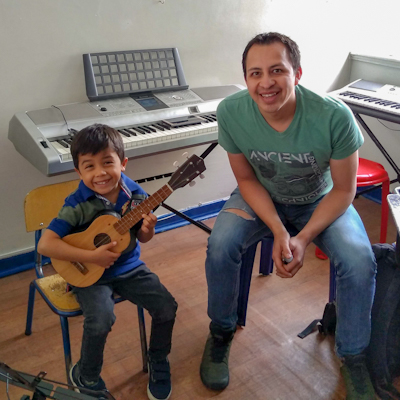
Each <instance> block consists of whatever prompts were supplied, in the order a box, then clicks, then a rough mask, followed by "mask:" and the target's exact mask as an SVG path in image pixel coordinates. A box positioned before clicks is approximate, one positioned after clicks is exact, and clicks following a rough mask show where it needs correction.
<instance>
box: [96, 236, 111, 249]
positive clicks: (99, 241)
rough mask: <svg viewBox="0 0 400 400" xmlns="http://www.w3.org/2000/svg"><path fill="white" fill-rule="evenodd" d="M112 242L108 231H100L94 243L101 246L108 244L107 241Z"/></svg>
mask: <svg viewBox="0 0 400 400" xmlns="http://www.w3.org/2000/svg"><path fill="white" fill-rule="evenodd" d="M110 242H111V238H110V236H108V235H107V234H106V233H99V234H98V235H96V236H95V238H94V245H95V246H96V247H100V246H102V245H103V244H107V243H110Z"/></svg>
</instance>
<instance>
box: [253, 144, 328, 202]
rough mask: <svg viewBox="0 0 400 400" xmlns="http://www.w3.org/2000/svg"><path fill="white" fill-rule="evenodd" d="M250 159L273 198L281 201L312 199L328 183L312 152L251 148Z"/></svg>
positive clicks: (305, 200) (306, 200)
mask: <svg viewBox="0 0 400 400" xmlns="http://www.w3.org/2000/svg"><path fill="white" fill-rule="evenodd" d="M249 159H250V163H251V165H252V166H253V168H254V169H255V170H256V173H257V175H258V176H259V178H260V179H261V180H262V184H263V185H264V186H265V187H266V189H267V190H268V192H269V194H270V195H271V197H272V199H273V200H274V201H277V202H279V203H288V204H289V203H290V204H300V203H306V202H309V201H310V200H311V199H313V198H316V197H318V196H319V194H320V193H321V192H322V191H323V190H324V189H325V188H326V187H327V186H328V184H327V182H326V181H325V179H324V177H323V174H322V171H321V169H320V167H319V166H318V164H317V161H316V159H315V157H314V154H313V152H312V151H310V152H307V153H289V152H288V153H286V152H276V151H257V150H249Z"/></svg>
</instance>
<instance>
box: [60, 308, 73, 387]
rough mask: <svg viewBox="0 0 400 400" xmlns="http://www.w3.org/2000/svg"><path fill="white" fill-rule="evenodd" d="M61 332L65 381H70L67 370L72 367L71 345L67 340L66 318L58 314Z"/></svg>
mask: <svg viewBox="0 0 400 400" xmlns="http://www.w3.org/2000/svg"><path fill="white" fill-rule="evenodd" d="M60 322H61V332H62V338H63V346H64V359H65V372H66V374H67V382H68V383H70V379H69V371H70V369H71V367H72V357H71V345H70V341H69V327H68V318H67V317H62V316H61V315H60Z"/></svg>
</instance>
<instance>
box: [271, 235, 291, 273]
mask: <svg viewBox="0 0 400 400" xmlns="http://www.w3.org/2000/svg"><path fill="white" fill-rule="evenodd" d="M290 239H291V238H290V235H289V233H288V232H287V231H286V230H284V231H283V232H282V233H281V234H279V235H278V234H275V235H274V247H273V249H272V259H273V260H274V264H275V267H276V274H277V275H278V276H280V277H281V278H291V277H292V276H293V275H292V274H291V273H290V271H289V269H288V266H287V265H286V264H285V263H284V262H283V261H282V259H283V258H290V257H292V251H291V249H290ZM288 265H289V264H288Z"/></svg>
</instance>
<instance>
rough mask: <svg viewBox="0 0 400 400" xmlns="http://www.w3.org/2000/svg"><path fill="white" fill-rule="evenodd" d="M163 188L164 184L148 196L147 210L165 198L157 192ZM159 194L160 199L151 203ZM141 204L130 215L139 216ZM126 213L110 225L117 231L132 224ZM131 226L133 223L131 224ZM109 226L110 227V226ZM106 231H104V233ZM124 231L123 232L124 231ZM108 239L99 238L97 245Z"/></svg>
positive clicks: (104, 242) (105, 242)
mask: <svg viewBox="0 0 400 400" xmlns="http://www.w3.org/2000/svg"><path fill="white" fill-rule="evenodd" d="M165 189H168V188H167V187H166V186H164V187H162V188H161V189H159V190H158V191H157V192H156V193H154V194H153V195H152V196H150V197H149V198H148V201H147V203H149V206H151V207H149V210H151V209H152V208H154V207H155V206H156V205H157V204H159V203H160V202H161V201H162V200H165V198H164V197H163V196H161V195H160V194H159V192H160V191H163V190H165ZM171 193H172V192H171ZM165 194H168V192H166V193H165ZM157 196H159V198H160V199H161V201H158V200H157V203H155V204H154V205H153V204H152V201H153V200H155V199H156V197H157ZM141 206H142V205H141V204H140V205H138V206H137V207H136V208H135V209H133V210H132V211H130V212H129V214H130V215H132V217H135V218H138V217H139V216H141V215H142V214H143V212H144V211H142V209H143V208H144V207H143V206H142V207H141ZM145 206H147V204H145ZM127 215H128V214H127ZM127 215H125V216H124V217H122V218H121V219H120V220H118V221H117V222H116V223H115V224H113V225H112V227H113V228H114V229H115V230H116V231H117V232H118V228H120V227H121V228H122V229H123V230H124V229H126V228H127V227H129V226H130V225H131V224H132V220H133V218H131V217H127ZM138 221H140V218H139V219H138ZM116 225H118V228H116V227H115V226H116ZM125 225H126V226H125ZM131 226H133V225H131ZM110 228H111V227H110ZM106 233H107V232H105V234H106ZM118 233H119V234H121V233H120V232H118ZM124 233H125V232H124ZM107 236H108V235H107ZM108 239H109V236H108V237H105V238H103V239H101V240H100V241H99V242H98V243H97V245H98V247H100V246H102V245H103V244H107V242H108Z"/></svg>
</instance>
